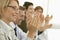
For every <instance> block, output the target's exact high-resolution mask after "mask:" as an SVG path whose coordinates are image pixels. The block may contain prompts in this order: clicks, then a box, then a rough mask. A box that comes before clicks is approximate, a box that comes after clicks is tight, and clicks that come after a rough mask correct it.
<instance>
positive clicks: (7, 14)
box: [0, 0, 19, 40]
mask: <svg viewBox="0 0 60 40" xmlns="http://www.w3.org/2000/svg"><path fill="white" fill-rule="evenodd" d="M14 4H15V5H14ZM16 9H19V8H18V3H17V0H0V40H18V38H17V37H16V36H15V32H14V30H13V29H12V28H11V27H10V26H9V22H11V21H13V20H16V19H15V18H16V13H17V11H18V10H16Z"/></svg>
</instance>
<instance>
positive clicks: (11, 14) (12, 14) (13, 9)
mask: <svg viewBox="0 0 60 40" xmlns="http://www.w3.org/2000/svg"><path fill="white" fill-rule="evenodd" d="M18 13H19V6H18V4H17V2H16V1H11V2H10V4H9V5H8V6H7V7H6V9H5V13H4V17H5V18H7V19H8V20H9V21H15V20H16V18H17V17H16V15H17V14H18Z"/></svg>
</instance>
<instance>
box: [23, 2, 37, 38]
mask: <svg viewBox="0 0 60 40" xmlns="http://www.w3.org/2000/svg"><path fill="white" fill-rule="evenodd" d="M23 6H24V7H25V8H26V24H27V25H26V27H27V30H28V34H29V35H28V36H29V37H30V38H31V39H34V34H35V30H36V28H35V27H34V26H33V25H32V24H29V23H30V20H31V16H32V15H33V13H34V8H33V3H31V2H25V3H24V5H23ZM33 28H34V29H33Z"/></svg>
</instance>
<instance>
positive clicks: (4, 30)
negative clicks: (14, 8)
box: [0, 19, 18, 40]
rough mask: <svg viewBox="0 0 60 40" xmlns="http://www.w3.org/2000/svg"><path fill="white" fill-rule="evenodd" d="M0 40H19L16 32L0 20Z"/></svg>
mask: <svg viewBox="0 0 60 40" xmlns="http://www.w3.org/2000/svg"><path fill="white" fill-rule="evenodd" d="M0 40H18V39H17V37H16V36H15V33H14V30H13V29H12V28H11V27H10V26H9V25H7V24H6V23H5V22H4V21H3V20H1V19H0Z"/></svg>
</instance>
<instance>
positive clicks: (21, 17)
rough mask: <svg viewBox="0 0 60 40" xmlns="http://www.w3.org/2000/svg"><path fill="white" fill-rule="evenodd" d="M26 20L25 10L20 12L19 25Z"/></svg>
mask: <svg viewBox="0 0 60 40" xmlns="http://www.w3.org/2000/svg"><path fill="white" fill-rule="evenodd" d="M24 19H25V11H24V10H19V14H18V15H17V20H16V22H17V24H18V25H19V24H21V22H22V21H23V20H24Z"/></svg>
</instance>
